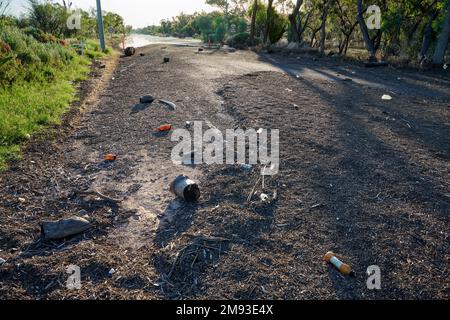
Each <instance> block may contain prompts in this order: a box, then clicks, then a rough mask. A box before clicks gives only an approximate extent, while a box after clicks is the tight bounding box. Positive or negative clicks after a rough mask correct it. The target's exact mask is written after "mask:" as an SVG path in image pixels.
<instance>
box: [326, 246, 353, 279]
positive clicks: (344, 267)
mask: <svg viewBox="0 0 450 320" xmlns="http://www.w3.org/2000/svg"><path fill="white" fill-rule="evenodd" d="M323 260H324V261H326V262H328V263H331V264H332V265H333V266H334V267H335V268H336V269H337V270H339V272H340V273H341V274H343V275H344V276H354V275H355V273H354V272H353V270H352V268H351V267H350V266H349V265H348V264H346V263H344V262H342V261H341V260H339V259H338V258H337V257H336V255H335V254H334V253H333V252H332V251H328V252H327V253H326V254H325V256H324V257H323Z"/></svg>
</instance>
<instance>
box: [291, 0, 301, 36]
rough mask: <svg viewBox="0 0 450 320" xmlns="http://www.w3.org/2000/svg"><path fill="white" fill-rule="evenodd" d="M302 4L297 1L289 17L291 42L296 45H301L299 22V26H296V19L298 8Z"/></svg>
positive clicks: (299, 0)
mask: <svg viewBox="0 0 450 320" xmlns="http://www.w3.org/2000/svg"><path fill="white" fill-rule="evenodd" d="M302 4H303V0H297V1H296V3H295V6H294V9H293V10H292V13H291V14H290V15H289V17H288V18H289V23H290V26H291V32H292V40H293V42H296V43H301V41H302V39H301V30H300V28H301V26H302V24H301V21H300V26H297V17H298V16H299V12H300V8H301V6H302Z"/></svg>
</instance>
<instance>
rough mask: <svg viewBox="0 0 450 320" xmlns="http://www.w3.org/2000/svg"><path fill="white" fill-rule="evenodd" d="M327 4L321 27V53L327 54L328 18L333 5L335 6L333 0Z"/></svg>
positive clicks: (329, 0)
mask: <svg viewBox="0 0 450 320" xmlns="http://www.w3.org/2000/svg"><path fill="white" fill-rule="evenodd" d="M325 1H326V2H325V4H324V7H323V13H322V25H321V27H320V28H321V37H320V53H322V54H323V53H324V52H325V37H326V25H327V18H328V10H329V9H330V7H331V5H332V4H333V0H325Z"/></svg>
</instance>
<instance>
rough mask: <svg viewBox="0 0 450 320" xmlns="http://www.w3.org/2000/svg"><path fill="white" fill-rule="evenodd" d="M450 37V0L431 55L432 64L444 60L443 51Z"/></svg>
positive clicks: (437, 63)
mask: <svg viewBox="0 0 450 320" xmlns="http://www.w3.org/2000/svg"><path fill="white" fill-rule="evenodd" d="M449 38H450V1H448V3H447V15H446V16H445V20H444V25H443V27H442V30H441V32H440V34H439V38H438V42H437V44H436V49H435V50H434V55H433V64H435V65H441V64H442V63H443V62H444V56H445V52H446V51H447V46H448V41H449Z"/></svg>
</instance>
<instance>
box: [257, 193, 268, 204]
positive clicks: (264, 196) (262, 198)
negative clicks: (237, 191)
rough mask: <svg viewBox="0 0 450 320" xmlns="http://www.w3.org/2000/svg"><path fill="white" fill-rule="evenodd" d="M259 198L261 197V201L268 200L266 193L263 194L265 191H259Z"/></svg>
mask: <svg viewBox="0 0 450 320" xmlns="http://www.w3.org/2000/svg"><path fill="white" fill-rule="evenodd" d="M259 198H260V199H261V201H262V202H270V200H269V196H268V195H267V194H265V193H261V195H260V196H259Z"/></svg>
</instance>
